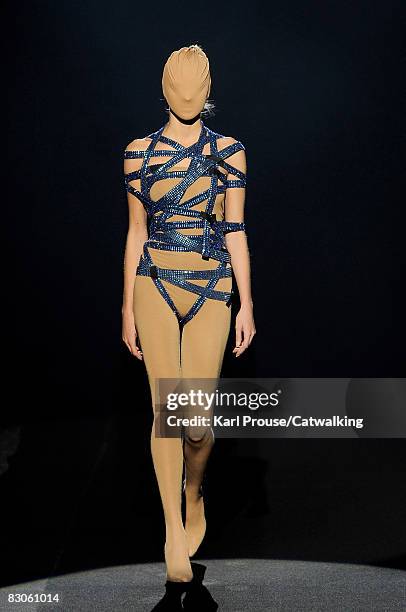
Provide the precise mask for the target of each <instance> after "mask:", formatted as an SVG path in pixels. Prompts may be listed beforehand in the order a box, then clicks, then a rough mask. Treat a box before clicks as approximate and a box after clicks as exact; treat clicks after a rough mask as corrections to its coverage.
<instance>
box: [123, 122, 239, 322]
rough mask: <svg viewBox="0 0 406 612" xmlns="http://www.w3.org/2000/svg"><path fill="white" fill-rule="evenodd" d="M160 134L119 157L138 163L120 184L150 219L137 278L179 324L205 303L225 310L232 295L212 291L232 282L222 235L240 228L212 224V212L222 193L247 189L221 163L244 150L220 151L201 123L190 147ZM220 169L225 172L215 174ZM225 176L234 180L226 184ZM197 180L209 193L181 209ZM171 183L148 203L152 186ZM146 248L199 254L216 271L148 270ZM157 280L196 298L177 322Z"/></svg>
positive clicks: (227, 165) (149, 262) (225, 223)
mask: <svg viewBox="0 0 406 612" xmlns="http://www.w3.org/2000/svg"><path fill="white" fill-rule="evenodd" d="M164 128H165V126H163V127H161V128H160V129H159V130H157V131H156V132H152V133H151V134H149V135H148V137H147V138H149V139H150V143H149V144H148V147H147V148H146V149H145V150H136V151H130V150H126V151H125V152H124V158H125V159H142V163H141V167H140V168H139V169H138V170H135V171H132V172H128V173H126V174H125V175H124V181H125V188H126V190H127V191H128V192H129V193H130V194H132V195H134V196H136V197H137V198H138V199H139V200H140V201H141V202H142V204H143V206H144V208H145V209H146V211H147V214H148V217H149V219H150V235H149V239H148V240H147V241H146V243H145V244H144V249H143V256H142V258H141V261H140V264H139V266H138V268H137V273H138V274H140V275H146V276H151V277H152V278H153V280H154V283H155V285H156V286H157V288H158V290H159V291H160V293H161V294H162V296H163V297H164V299H165V300H166V302H167V303H168V304H169V306H170V307H171V308H172V310H173V311H174V312H175V314H176V316H177V317H178V320H179V322H180V323H182V324H184V323H186V322H187V321H188V320H190V319H191V318H192V317H193V316H194V315H195V314H196V313H197V312H198V310H199V309H200V308H201V306H202V305H203V304H204V301H205V300H206V299H217V300H223V301H226V303H227V305H230V300H231V296H232V293H233V291H231V293H230V292H224V291H218V290H216V289H215V285H216V283H217V282H218V281H219V279H220V278H226V277H227V276H231V267H230V266H229V264H230V254H229V253H228V251H227V249H226V246H225V242H224V235H225V234H226V233H228V232H235V231H245V223H244V222H242V223H235V222H229V221H225V220H217V219H216V217H215V215H214V214H213V208H214V205H215V202H216V197H217V195H218V194H220V193H224V192H225V191H226V190H227V189H232V188H241V187H245V186H246V175H245V173H243V172H241V171H240V170H239V169H238V168H235V167H234V166H232V165H231V164H230V163H229V162H228V161H226V160H227V159H228V158H229V157H231V156H232V155H233V154H234V153H236V152H237V151H240V150H244V149H245V147H244V145H243V144H242V143H241V142H240V141H236V142H234V143H232V144H230V145H228V146H226V147H225V148H223V149H221V150H220V151H219V150H218V147H217V140H218V139H219V138H223V135H222V134H219V133H216V132H214V131H213V130H210V129H209V128H208V127H207V126H205V125H204V123H203V122H202V121H201V131H200V135H199V138H198V140H197V141H196V142H195V143H194V144H192V145H190V146H184V145H181V144H180V143H178V142H176V141H175V140H173V139H171V138H168V137H167V136H164V135H163V134H162V132H163V130H164ZM160 142H162V143H165V144H167V145H169V146H171V147H172V149H171V150H168V149H160V148H159V143H160ZM207 143H210V153H209V154H203V148H204V146H205V144H207ZM154 157H160V158H165V157H168V160H167V161H165V162H162V163H157V164H154V163H153V158H154ZM185 159H190V163H189V166H188V168H187V169H186V170H172V168H173V167H174V166H176V165H178V164H179V162H181V161H182V160H185ZM150 162H152V163H150ZM219 167H221V168H222V169H223V170H224V171H225V172H223V171H221V170H219ZM229 175H233V176H234V177H235V178H233V179H228V176H229ZM202 176H208V177H210V179H211V180H210V187H209V188H208V189H205V190H204V191H202V192H200V193H198V194H196V195H195V196H193V197H191V198H189V199H188V200H186V201H182V203H181V200H182V198H183V196H184V194H185V193H186V191H187V189H188V188H189V187H190V186H191V185H192V184H193V183H194V182H195V181H196V180H197V179H198V178H200V177H202ZM174 177H176V178H179V179H180V180H179V181H178V182H177V183H176V185H175V186H174V187H172V188H171V189H170V190H169V191H168V192H167V193H165V194H164V195H163V196H162V197H161V198H159V199H158V200H156V201H154V200H152V198H151V194H150V192H151V188H152V186H153V184H154V183H155V182H156V181H157V180H162V179H165V178H174ZM134 180H139V182H140V189H136V188H135V187H134V186H133V185H131V182H132V181H134ZM205 201H206V205H205V210H204V211H199V210H196V209H194V206H196V204H199V203H201V202H205ZM175 215H180V216H183V217H185V218H186V219H185V220H184V221H171V220H170V219H171V217H172V216H175ZM181 229H196V230H197V229H199V230H201V233H199V234H196V235H195V234H187V235H185V234H183V233H181V232H180V231H178V230H181ZM149 248H153V249H159V250H164V251H174V252H195V253H200V254H201V256H202V258H203V259H210V258H211V259H214V260H216V261H218V266H217V267H215V268H214V269H210V270H204V271H197V270H196V271H193V270H172V269H171V270H167V269H162V268H160V269H158V268H157V267H156V266H154V264H153V261H152V258H151V255H150V253H149ZM197 279H207V280H208V283H207V285H206V286H205V287H202V286H201V285H196V284H194V283H192V282H190V281H191V280H197ZM162 280H165V281H167V282H170V283H172V284H174V285H177V286H179V287H182V288H184V289H186V290H187V291H191V292H192V293H195V294H197V295H198V298H197V300H196V302H195V303H194V304H193V306H192V308H191V309H190V310H189V312H188V313H187V315H185V316H184V317H180V315H179V313H178V311H177V309H176V306H175V304H174V303H173V300H172V299H171V297H170V295H169V294H168V292H167V291H166V289H165V287H164V285H163V283H162Z"/></svg>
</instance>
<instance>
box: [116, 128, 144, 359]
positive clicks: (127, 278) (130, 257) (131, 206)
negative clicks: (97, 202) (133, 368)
mask: <svg viewBox="0 0 406 612" xmlns="http://www.w3.org/2000/svg"><path fill="white" fill-rule="evenodd" d="M141 149H145V140H144V139H139V140H133V141H132V142H131V143H130V144H129V145H128V146H127V147H126V151H137V150H141ZM141 164H142V158H141V157H139V158H134V159H124V173H125V174H128V173H129V172H134V171H136V170H139V169H140V167H141ZM129 184H130V185H131V186H132V187H134V189H136V190H137V191H140V179H136V180H132V181H130V183H129ZM127 201H128V232H127V241H126V245H125V255H124V292H123V306H122V318H123V329H122V336H123V341H124V342H125V344H126V345H127V347H128V349H129V351H130V352H131V353H132V355H134V356H135V357H137V358H138V359H140V360H141V359H142V352H141V351H140V349H139V348H138V346H137V345H136V338H137V330H136V327H135V323H134V310H133V295H134V282H135V274H136V270H137V266H138V263H139V261H140V258H141V255H142V250H143V246H144V242H145V241H146V240H147V238H148V230H147V213H146V210H145V208H144V206H143V204H142V202H140V200H139V199H138V198H137V197H136V196H135V195H133V194H132V193H130V192H129V191H127Z"/></svg>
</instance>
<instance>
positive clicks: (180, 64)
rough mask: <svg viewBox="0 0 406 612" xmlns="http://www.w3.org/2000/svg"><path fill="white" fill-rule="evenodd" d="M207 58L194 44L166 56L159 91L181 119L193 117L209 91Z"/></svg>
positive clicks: (202, 104)
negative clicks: (160, 89) (160, 90)
mask: <svg viewBox="0 0 406 612" xmlns="http://www.w3.org/2000/svg"><path fill="white" fill-rule="evenodd" d="M210 88H211V76H210V66H209V59H208V57H207V55H206V54H205V53H204V51H203V50H202V49H201V48H200V47H198V46H197V45H190V46H189V47H182V48H181V49H178V50H177V51H173V52H172V53H171V55H170V56H169V57H168V59H167V61H166V63H165V66H164V70H163V74H162V91H163V94H164V96H165V99H166V101H167V102H168V105H169V107H170V109H171V110H172V111H173V112H174V113H175V114H176V115H178V116H179V117H180V118H181V119H185V120H187V119H193V118H194V117H196V116H197V115H198V114H199V113H200V112H201V111H202V110H203V108H204V104H205V102H206V100H207V98H208V96H209V94H210Z"/></svg>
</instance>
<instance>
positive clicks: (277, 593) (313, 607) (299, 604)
mask: <svg viewBox="0 0 406 612" xmlns="http://www.w3.org/2000/svg"><path fill="white" fill-rule="evenodd" d="M199 563H204V565H206V566H207V571H206V577H205V581H204V584H205V586H206V587H207V589H208V590H209V591H210V593H211V595H212V597H213V598H214V599H215V600H216V602H217V603H218V604H219V608H218V609H219V611H225V612H226V611H227V612H251V611H252V612H254V611H272V612H292V611H295V612H302V611H303V612H304V611H309V612H310V611H312V612H319V611H320V612H322V611H323V612H325V611H328V612H330V611H331V612H336V611H337V612H342V611H343V610H345V612H351V611H354V612H355V611H356V612H363V611H365V612H367V611H368V612H371V611H373V612H380V611H382V612H391V611H392V610H394V611H395V610H396V611H401V610H405V601H406V572H404V571H402V570H394V569H390V568H383V567H375V566H368V565H354V564H340V563H324V562H323V563H321V562H320V563H316V562H309V561H287V560H263V559H227V560H207V561H206V560H199ZM164 581H165V568H164V564H163V563H151V564H138V565H122V566H116V567H106V568H98V569H94V570H92V571H86V572H78V573H72V574H67V575H63V576H55V577H52V578H49V579H44V580H38V581H35V582H28V583H25V584H19V585H17V586H13V587H5V588H3V589H1V590H0V610H1V611H7V612H9V611H11V610H13V611H19V610H24V612H26V611H28V612H31V611H32V612H37V611H41V612H43V611H45V610H47V611H48V612H50V611H55V612H56V611H59V612H77V611H78V610H80V611H81V612H94V611H97V612H130V611H131V612H150V610H152V608H153V607H154V605H155V604H156V603H157V602H158V601H159V599H160V598H161V597H162V595H163V593H164V587H163V585H164ZM10 593H14V594H26V595H34V597H35V594H38V597H39V595H40V594H43V597H44V594H47V595H48V597H51V596H55V595H57V594H58V595H59V602H57V601H54V602H47V603H35V602H34V603H27V602H23V603H9V602H8V595H9V594H10Z"/></svg>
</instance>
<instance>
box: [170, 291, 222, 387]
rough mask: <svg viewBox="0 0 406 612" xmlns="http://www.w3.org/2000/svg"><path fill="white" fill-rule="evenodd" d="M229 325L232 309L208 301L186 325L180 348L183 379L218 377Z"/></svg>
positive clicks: (216, 302)
mask: <svg viewBox="0 0 406 612" xmlns="http://www.w3.org/2000/svg"><path fill="white" fill-rule="evenodd" d="M230 324H231V308H228V307H227V306H226V305H225V303H224V302H221V301H219V300H211V299H208V300H207V301H206V302H205V304H204V305H203V307H202V308H201V309H200V310H199V311H198V312H197V314H196V315H195V316H194V317H193V318H192V319H191V320H190V321H188V322H187V323H186V325H185V327H184V330H183V334H182V345H181V369H182V377H183V378H217V377H218V376H220V371H221V366H222V363H223V358H224V351H225V348H226V344H227V339H228V335H229V333H230Z"/></svg>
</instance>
